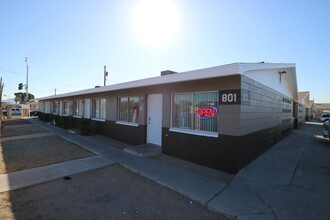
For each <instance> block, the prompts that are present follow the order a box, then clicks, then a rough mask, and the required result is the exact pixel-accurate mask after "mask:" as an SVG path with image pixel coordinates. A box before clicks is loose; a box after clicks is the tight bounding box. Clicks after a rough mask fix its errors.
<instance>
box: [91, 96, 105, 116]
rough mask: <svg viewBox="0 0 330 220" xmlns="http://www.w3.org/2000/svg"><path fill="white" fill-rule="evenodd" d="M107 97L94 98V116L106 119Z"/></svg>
mask: <svg viewBox="0 0 330 220" xmlns="http://www.w3.org/2000/svg"><path fill="white" fill-rule="evenodd" d="M105 112H106V99H93V100H92V118H99V119H105Z"/></svg>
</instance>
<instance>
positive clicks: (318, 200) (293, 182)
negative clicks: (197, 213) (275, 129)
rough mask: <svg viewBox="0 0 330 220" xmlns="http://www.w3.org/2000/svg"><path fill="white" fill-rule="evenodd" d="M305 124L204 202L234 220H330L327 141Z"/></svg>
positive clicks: (329, 147)
mask: <svg viewBox="0 0 330 220" xmlns="http://www.w3.org/2000/svg"><path fill="white" fill-rule="evenodd" d="M320 134H322V126H321V124H320V123H308V122H307V123H306V125H305V126H304V127H303V128H301V129H299V130H294V131H293V133H292V134H291V135H289V136H288V137H287V138H285V139H284V140H282V141H281V142H280V143H278V144H277V145H275V146H274V147H273V148H272V149H270V150H269V151H268V152H266V153H265V154H264V155H262V156H261V157H259V158H258V159H257V160H255V161H254V162H253V163H251V164H250V165H248V166H247V167H245V168H244V169H242V170H241V171H240V172H239V173H238V174H237V175H236V176H235V178H234V179H233V181H232V182H231V183H230V184H229V186H227V187H226V188H225V189H224V190H223V191H222V192H221V193H220V194H219V195H217V196H216V197H215V198H214V199H212V201H210V202H209V203H208V207H209V208H210V209H212V210H216V211H218V212H221V213H223V214H225V215H227V216H231V217H235V218H237V219H300V220H301V219H330V209H329V207H330V175H329V174H330V142H329V140H324V139H323V138H321V136H319V135H320Z"/></svg>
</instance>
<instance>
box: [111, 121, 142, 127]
mask: <svg viewBox="0 0 330 220" xmlns="http://www.w3.org/2000/svg"><path fill="white" fill-rule="evenodd" d="M116 124H119V125H127V126H132V127H138V126H139V123H134V122H128V121H116Z"/></svg>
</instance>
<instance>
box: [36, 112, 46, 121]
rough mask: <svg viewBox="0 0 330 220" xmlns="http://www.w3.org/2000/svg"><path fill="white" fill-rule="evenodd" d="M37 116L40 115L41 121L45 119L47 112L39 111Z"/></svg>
mask: <svg viewBox="0 0 330 220" xmlns="http://www.w3.org/2000/svg"><path fill="white" fill-rule="evenodd" d="M37 116H38V118H39V119H40V120H41V121H45V113H43V112H38V113H37Z"/></svg>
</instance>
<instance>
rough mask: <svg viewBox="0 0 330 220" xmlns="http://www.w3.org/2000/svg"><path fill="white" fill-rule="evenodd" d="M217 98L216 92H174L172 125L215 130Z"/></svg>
mask: <svg viewBox="0 0 330 220" xmlns="http://www.w3.org/2000/svg"><path fill="white" fill-rule="evenodd" d="M218 99H219V93H218V92H199V93H184V94H174V95H173V101H172V127H175V128H183V129H190V130H199V131H211V132H217V114H216V113H217V106H218ZM203 111H205V112H204V113H205V114H203V113H202V112H203ZM196 113H197V114H196ZM203 115H206V116H209V117H200V116H203ZM210 115H211V116H210Z"/></svg>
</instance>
